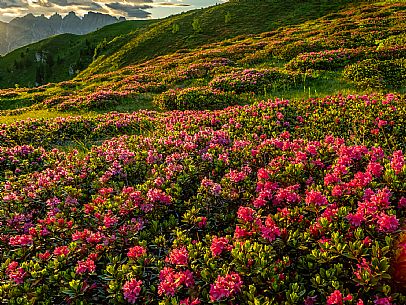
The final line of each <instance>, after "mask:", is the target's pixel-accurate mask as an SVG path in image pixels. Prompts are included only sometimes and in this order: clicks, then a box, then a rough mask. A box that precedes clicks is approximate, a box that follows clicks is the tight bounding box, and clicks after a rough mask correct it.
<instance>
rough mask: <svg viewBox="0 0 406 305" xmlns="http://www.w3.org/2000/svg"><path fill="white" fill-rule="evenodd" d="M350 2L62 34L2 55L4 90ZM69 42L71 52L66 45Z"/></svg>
mask: <svg viewBox="0 0 406 305" xmlns="http://www.w3.org/2000/svg"><path fill="white" fill-rule="evenodd" d="M351 2H354V1H348V0H340V1H334V2H327V1H322V2H320V1H314V0H306V1H299V2H298V1H295V0H288V1H279V0H278V1H273V0H266V1H260V2H259V1H246V0H243V1H241V0H239V1H235V0H232V1H229V2H227V3H224V4H221V5H216V6H213V7H211V8H206V9H201V10H194V11H190V12H187V13H183V14H180V15H175V16H171V17H168V18H165V19H163V20H149V21H126V22H121V23H120V24H116V25H113V26H107V27H105V28H103V29H101V30H99V31H96V32H95V33H92V34H90V35H89V34H88V35H83V36H71V35H58V36H55V37H52V38H49V39H47V40H45V41H42V42H40V43H37V44H32V45H29V46H28V49H27V48H26V47H24V48H21V49H19V50H17V51H14V52H12V53H11V54H8V55H6V56H4V57H3V58H1V57H0V88H6V87H13V86H14V85H15V84H18V85H20V86H30V87H33V86H35V85H38V84H45V83H48V82H59V81H63V80H68V79H72V78H74V77H75V76H76V75H77V74H78V73H79V74H80V75H81V76H82V77H89V76H90V75H94V74H96V73H104V72H108V71H114V70H117V69H118V68H123V67H125V66H128V65H130V64H136V63H140V62H143V61H145V60H147V59H152V58H155V57H157V56H159V55H166V54H171V53H174V52H176V51H179V50H180V49H183V50H193V49H196V48H199V47H201V46H203V45H206V44H208V43H212V42H220V41H223V40H224V39H227V38H232V37H236V36H239V35H249V34H258V33H262V32H266V31H271V30H275V29H277V28H281V27H284V26H289V25H296V24H300V23H302V22H305V21H307V20H312V19H315V18H318V17H322V16H324V15H327V14H329V13H333V12H336V11H338V10H340V9H342V8H344V7H345V6H346V5H348V3H351ZM356 2H359V1H356ZM155 21H156V22H155ZM67 44H69V48H68V50H67V49H66V48H62V47H61V45H63V46H66V45H67ZM73 50H77V51H76V52H75V51H73ZM37 53H40V54H44V56H43V58H42V57H41V61H44V62H43V63H45V65H41V64H39V63H38V60H36V54H37ZM51 56H52V59H50V57H51ZM47 60H48V61H50V62H51V64H50V65H49V64H48V63H49V62H48V61H47ZM42 66H44V67H42ZM38 74H40V75H38ZM41 75H43V77H42V78H41V77H40V76H41Z"/></svg>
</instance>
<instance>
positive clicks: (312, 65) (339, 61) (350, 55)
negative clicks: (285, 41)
mask: <svg viewBox="0 0 406 305" xmlns="http://www.w3.org/2000/svg"><path fill="white" fill-rule="evenodd" d="M405 55H406V47H390V48H386V47H384V48H380V49H378V50H376V49H375V48H374V47H369V48H365V47H360V48H356V49H343V48H341V49H336V50H324V51H320V52H310V53H302V54H300V55H298V56H297V57H295V58H294V59H292V60H291V61H290V62H289V63H287V64H286V68H288V69H293V70H300V71H306V70H308V69H315V70H335V69H338V68H343V67H345V66H346V65H348V64H350V63H354V62H357V61H359V60H363V59H366V58H376V59H378V60H390V59H398V58H404V57H405Z"/></svg>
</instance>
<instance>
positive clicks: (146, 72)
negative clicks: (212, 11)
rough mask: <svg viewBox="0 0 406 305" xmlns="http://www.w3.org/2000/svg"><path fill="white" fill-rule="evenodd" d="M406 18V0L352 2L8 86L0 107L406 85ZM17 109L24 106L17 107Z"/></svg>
mask: <svg viewBox="0 0 406 305" xmlns="http://www.w3.org/2000/svg"><path fill="white" fill-rule="evenodd" d="M371 10H374V11H372V12H371ZM180 16H182V15H180ZM404 18H405V5H404V4H402V3H394V4H375V5H365V4H361V5H358V6H353V5H351V6H350V8H346V9H343V10H339V11H337V12H335V13H331V14H328V15H326V16H324V17H321V18H319V19H315V20H310V21H307V22H304V23H302V24H299V25H296V26H292V27H290V26H288V27H284V28H283V29H279V30H275V31H272V32H264V33H260V34H257V35H248V36H239V37H236V38H233V39H229V40H224V41H222V42H220V43H213V44H208V45H205V46H203V47H202V48H199V49H197V50H185V49H181V50H179V51H178V52H176V53H174V54H169V55H165V56H160V57H156V58H154V59H151V60H148V61H145V62H143V63H141V64H139V65H134V66H128V67H125V68H122V69H118V70H116V71H112V72H108V73H101V74H96V75H93V76H91V77H81V76H80V75H79V76H77V77H76V78H75V79H74V80H72V81H67V82H63V83H59V84H58V83H56V84H48V85H46V86H42V87H39V88H36V89H24V88H21V89H18V90H15V91H14V92H13V91H12V90H8V91H5V92H9V93H4V94H3V96H4V98H3V99H1V100H0V101H2V102H1V103H0V109H3V111H2V112H1V114H3V116H4V115H10V114H13V113H20V114H24V113H29V112H30V111H38V110H41V109H48V110H50V111H59V112H60V113H61V112H62V113H63V112H66V111H68V112H69V111H109V110H120V111H131V110H137V109H140V108H145V107H146V108H153V107H154V108H156V107H158V106H157V105H158V104H159V102H158V100H159V98H160V96H161V97H162V98H164V97H165V96H166V95H167V94H168V93H169V92H171V91H170V90H172V89H176V90H178V91H179V89H182V88H191V89H193V88H195V89H193V90H195V91H196V90H197V92H196V94H197V93H198V91H199V90H200V89H199V88H203V89H202V90H206V89H204V88H206V87H209V88H210V89H213V90H217V89H220V90H223V91H226V92H232V91H237V93H241V94H242V95H243V96H244V98H243V99H242V100H250V94H251V93H254V94H255V95H256V96H257V97H259V96H263V97H273V96H278V95H279V96H284V97H286V96H287V97H309V96H323V95H327V94H337V93H340V92H351V91H353V90H357V91H359V92H360V91H361V90H362V91H364V92H368V91H371V90H380V91H387V90H391V89H392V90H394V89H396V90H399V91H400V92H403V91H404V89H405V73H404V69H405V68H404V58H405V52H406V51H405V47H404V41H405V29H404V26H403V21H404ZM116 26H118V25H115V27H116ZM123 26H126V25H125V24H123ZM153 26H154V24H152V25H149V26H147V28H145V27H141V30H142V31H143V32H146V31H148V28H150V27H153ZM103 33H106V32H103ZM113 34H114V32H113ZM121 37H122V38H121V40H120V38H116V39H115V40H114V42H111V43H108V44H107V45H106V47H105V49H106V50H112V49H114V48H113V46H114V45H115V43H116V42H117V41H118V42H119V43H118V44H119V45H120V44H121V45H122V46H123V45H125V41H126V37H127V35H122V36H121ZM325 37H329V39H326V38H325ZM81 41H82V40H81ZM82 43H83V41H82ZM54 45H55V44H54ZM122 49H125V48H124V47H123V48H122ZM244 70H247V71H245V72H244ZM233 79H234V81H232V80H233ZM239 82H240V83H239ZM250 82H255V83H256V85H255V86H254V85H249V84H250ZM238 86H247V87H246V88H238ZM11 92H13V93H11ZM179 94H181V95H182V94H183V93H182V91H180V92H179ZM153 100H155V101H156V103H155V104H154V105H153V104H152V101H153ZM22 106H29V107H26V108H21V107H22ZM159 107H164V105H161V106H159ZM16 108H21V109H19V110H18V112H16V111H15V110H13V109H16Z"/></svg>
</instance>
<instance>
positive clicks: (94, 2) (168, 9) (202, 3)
mask: <svg viewBox="0 0 406 305" xmlns="http://www.w3.org/2000/svg"><path fill="white" fill-rule="evenodd" d="M222 2H226V0H125V1H120V0H113V1H107V0H0V21H4V22H8V21H10V20H11V19H13V18H15V17H21V16H24V15H26V14H29V13H32V14H34V15H41V14H44V15H45V16H50V15H52V14H54V13H55V12H57V13H59V14H61V15H65V14H67V13H68V12H70V11H73V12H75V13H76V14H77V15H83V14H85V13H87V12H89V11H93V12H100V13H105V14H110V15H113V16H124V17H126V18H127V19H136V18H141V19H145V18H162V17H166V16H169V15H172V14H177V13H180V12H182V11H186V10H190V9H195V8H201V7H206V6H210V5H213V4H216V3H222Z"/></svg>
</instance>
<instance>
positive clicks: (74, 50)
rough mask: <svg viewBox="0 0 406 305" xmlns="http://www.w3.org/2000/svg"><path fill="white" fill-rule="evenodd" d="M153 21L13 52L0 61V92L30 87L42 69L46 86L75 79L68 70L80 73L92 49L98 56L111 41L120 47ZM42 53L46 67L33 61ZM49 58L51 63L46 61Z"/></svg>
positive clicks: (67, 36)
mask: <svg viewBox="0 0 406 305" xmlns="http://www.w3.org/2000/svg"><path fill="white" fill-rule="evenodd" d="M154 22H155V21H154V20H141V21H124V22H120V23H116V24H112V25H109V26H106V27H104V28H102V29H100V30H98V31H95V32H92V33H89V34H86V35H73V34H61V35H56V36H53V37H50V38H47V39H45V40H42V41H40V42H37V43H34V44H30V45H28V46H25V47H22V48H19V49H17V50H14V51H13V52H11V53H9V54H7V55H5V56H3V57H0V88H10V87H14V86H16V84H17V85H18V86H26V87H33V86H34V85H35V82H36V74H37V70H38V69H41V68H40V67H41V66H42V67H43V72H44V74H45V82H60V81H64V80H68V79H71V78H73V77H74V75H70V73H69V70H70V68H71V70H73V71H74V72H75V71H76V70H83V69H85V68H86V67H87V66H88V65H89V64H90V63H91V62H92V60H93V57H94V53H95V49H96V48H98V46H99V52H103V51H104V49H103V46H104V48H107V43H108V42H110V41H114V44H115V45H116V46H120V39H121V40H122V39H123V38H124V37H126V36H127V35H136V34H135V33H137V32H138V31H139V30H140V29H141V28H143V27H145V26H147V25H150V24H152V23H154ZM100 47H102V48H101V49H100ZM38 52H44V54H46V55H45V56H47V57H48V63H46V64H42V63H39V62H37V61H36V53H38ZM50 57H52V59H51V61H49V58H50Z"/></svg>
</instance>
